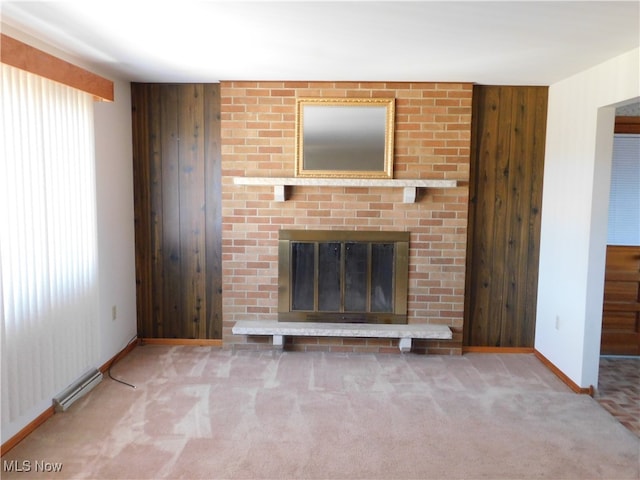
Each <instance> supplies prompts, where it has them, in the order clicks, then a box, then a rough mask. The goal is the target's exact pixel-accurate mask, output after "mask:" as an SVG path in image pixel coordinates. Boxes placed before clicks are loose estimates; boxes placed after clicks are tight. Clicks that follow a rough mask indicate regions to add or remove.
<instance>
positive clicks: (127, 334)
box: [94, 80, 137, 364]
mask: <svg viewBox="0 0 640 480" xmlns="http://www.w3.org/2000/svg"><path fill="white" fill-rule="evenodd" d="M114 87H115V101H114V102H113V103H111V102H100V103H97V104H96V105H95V110H94V111H95V116H94V118H95V129H96V196H97V216H98V272H99V282H100V284H99V292H100V293H99V296H100V359H99V361H100V364H104V362H106V361H107V360H109V359H110V358H112V357H113V356H114V355H115V354H116V353H117V352H119V351H120V350H122V349H123V348H124V347H125V346H126V344H127V342H128V341H129V340H131V338H132V337H133V336H135V335H136V331H137V323H136V295H135V294H136V285H135V250H134V223H133V159H132V151H133V150H132V139H131V135H132V131H131V88H130V83H129V82H124V81H121V80H118V81H115V82H114ZM114 306H115V307H116V319H115V320H113V319H112V318H113V317H112V308H113V307H114Z"/></svg>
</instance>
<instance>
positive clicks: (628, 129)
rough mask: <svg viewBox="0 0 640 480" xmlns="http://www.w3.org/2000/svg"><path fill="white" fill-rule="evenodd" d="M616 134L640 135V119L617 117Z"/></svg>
mask: <svg viewBox="0 0 640 480" xmlns="http://www.w3.org/2000/svg"><path fill="white" fill-rule="evenodd" d="M614 133H640V117H616V123H615V128H614Z"/></svg>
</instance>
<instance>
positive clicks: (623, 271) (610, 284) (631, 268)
mask: <svg viewBox="0 0 640 480" xmlns="http://www.w3.org/2000/svg"><path fill="white" fill-rule="evenodd" d="M600 353H602V354H603V355H640V246H622V245H608V246H607V263H606V268H605V278H604V303H603V314H602V337H601V343H600Z"/></svg>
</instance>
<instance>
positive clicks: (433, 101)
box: [221, 81, 472, 354]
mask: <svg viewBox="0 0 640 480" xmlns="http://www.w3.org/2000/svg"><path fill="white" fill-rule="evenodd" d="M471 96H472V84H469V83H463V84H461V83H388V82H387V83H384V82H383V83H377V82H376V83H367V82H355V83H351V82H349V83H346V82H258V81H257V82H246V81H242V82H239V81H238V82H221V100H222V118H221V123H222V177H223V180H222V228H223V250H222V275H223V284H224V293H223V341H224V344H225V346H226V347H234V348H251V349H254V348H264V347H266V346H267V344H268V343H269V342H270V338H268V337H249V338H247V337H244V336H235V335H233V334H232V333H231V328H232V327H233V325H234V323H235V322H236V321H238V320H275V319H277V304H278V251H277V245H278V231H279V230H281V229H298V228H299V229H323V230H351V229H353V230H402V231H404V230H406V231H409V232H411V242H410V254H409V294H408V322H409V323H439V324H445V325H449V326H450V327H451V328H452V330H453V332H454V335H453V340H450V341H414V351H421V352H427V353H439V354H460V353H461V347H462V328H463V308H464V280H465V278H464V277H465V256H466V241H467V215H468V180H469V154H470V139H471ZM298 97H322V98H328V97H331V98H353V97H358V98H369V97H373V98H377V97H394V98H395V99H396V122H395V146H394V178H397V179H415V178H420V179H455V180H458V185H459V186H458V187H456V188H442V189H424V190H423V189H419V191H418V197H417V199H416V203H409V204H405V203H402V195H403V192H402V188H386V187H385V188H355V187H310V186H305V187H302V186H297V187H291V190H290V192H289V194H288V200H287V201H285V202H276V201H274V198H273V188H272V187H268V186H237V185H234V184H233V177H292V176H293V172H294V162H295V102H296V98H298ZM286 348H287V349H298V350H324V351H353V352H394V353H395V352H398V349H397V340H387V339H339V338H303V337H295V338H291V339H288V343H287V345H286Z"/></svg>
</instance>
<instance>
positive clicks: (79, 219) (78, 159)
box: [0, 64, 99, 436]
mask: <svg viewBox="0 0 640 480" xmlns="http://www.w3.org/2000/svg"><path fill="white" fill-rule="evenodd" d="M0 68H1V69H2V70H1V71H2V87H1V91H0V145H1V147H0V148H1V149H2V158H1V160H0V268H1V275H0V310H1V314H2V319H1V320H2V325H1V327H2V330H1V335H2V338H1V341H2V345H1V347H2V354H1V355H2V358H1V360H2V427H3V436H4V431H5V426H6V425H7V424H9V423H11V422H13V421H15V420H16V419H18V418H20V417H21V416H24V415H26V414H27V413H28V412H31V411H33V410H34V408H39V406H40V405H43V404H44V405H46V404H47V403H48V404H49V405H50V402H51V398H52V397H53V396H54V395H55V394H56V393H59V392H60V391H61V390H62V389H64V388H65V387H67V386H68V385H69V384H70V383H72V382H73V381H74V380H75V379H76V378H78V377H79V376H80V375H82V373H84V372H85V371H86V370H88V369H89V368H91V367H93V366H95V362H96V360H97V357H98V353H99V352H98V343H97V342H98V335H97V329H98V324H97V315H98V309H97V303H98V295H97V292H98V290H97V278H98V276H97V227H96V196H95V161H94V150H95V146H94V137H93V98H92V97H91V95H89V94H86V93H83V92H80V91H78V90H75V89H73V88H70V87H67V86H64V85H61V84H58V83H55V82H52V81H50V80H46V79H43V78H41V77H38V76H36V75H33V74H30V73H27V72H24V71H22V70H19V69H16V68H13V67H10V66H8V65H4V64H2V65H0Z"/></svg>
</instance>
